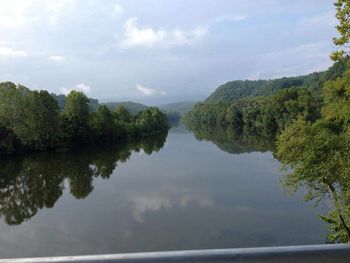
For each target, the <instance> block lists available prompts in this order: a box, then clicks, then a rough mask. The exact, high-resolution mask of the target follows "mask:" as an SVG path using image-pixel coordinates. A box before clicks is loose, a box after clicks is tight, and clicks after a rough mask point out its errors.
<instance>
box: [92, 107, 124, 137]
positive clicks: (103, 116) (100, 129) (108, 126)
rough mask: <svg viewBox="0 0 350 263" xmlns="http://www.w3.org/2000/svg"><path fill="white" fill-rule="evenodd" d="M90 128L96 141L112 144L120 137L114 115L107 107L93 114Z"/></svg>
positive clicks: (100, 108)
mask: <svg viewBox="0 0 350 263" xmlns="http://www.w3.org/2000/svg"><path fill="white" fill-rule="evenodd" d="M90 127H91V130H92V133H93V137H94V139H95V141H102V142H111V141H114V140H115V139H116V138H117V136H118V134H117V129H116V125H115V118H114V115H113V113H112V112H111V111H110V110H109V109H108V108H107V106H100V107H99V108H98V110H97V111H96V112H94V113H92V114H91V118H90Z"/></svg>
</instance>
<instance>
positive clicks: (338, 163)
mask: <svg viewBox="0 0 350 263" xmlns="http://www.w3.org/2000/svg"><path fill="white" fill-rule="evenodd" d="M190 129H191V130H192V131H193V132H194V134H195V137H196V138H197V139H198V140H207V141H211V142H213V143H214V144H215V145H217V146H218V147H219V148H220V149H221V150H223V151H225V152H228V153H244V152H254V151H255V152H257V151H259V152H265V151H271V152H272V153H273V155H274V157H275V158H276V159H278V160H279V161H282V163H283V162H284V161H285V160H282V159H281V156H284V157H286V156H287V157H289V158H290V160H287V163H293V164H295V165H294V166H293V167H290V166H284V168H286V169H285V171H286V175H285V176H284V178H283V180H282V185H283V187H284V189H285V190H286V192H288V193H289V194H292V193H294V192H296V191H297V190H298V189H299V188H303V189H306V190H307V194H306V195H305V201H315V204H316V205H317V204H319V203H320V202H329V201H330V204H331V208H330V209H329V211H328V214H327V215H321V216H320V217H321V219H322V220H324V221H325V222H326V223H327V224H328V230H329V234H328V236H327V241H328V242H330V243H345V242H349V241H350V177H349V174H350V168H349V167H350V152H349V149H350V143H349V141H348V140H345V139H344V140H340V141H339V143H338V144H336V143H334V142H333V141H332V140H331V139H332V138H331V136H328V135H327V136H325V138H324V139H322V140H321V141H322V144H326V146H327V144H331V145H333V146H332V147H333V148H334V149H333V148H330V147H328V148H327V147H323V148H321V147H318V146H317V145H316V143H306V142H305V141H300V144H298V140H295V139H291V140H289V141H290V143H291V144H292V145H289V147H286V148H285V150H286V151H285V152H284V153H281V152H279V154H278V153H277V151H276V147H275V141H276V139H275V135H274V134H268V133H266V132H262V133H260V134H256V133H251V132H249V131H248V130H244V131H237V130H235V129H233V128H229V127H228V128H223V127H190ZM292 138H293V136H292ZM312 138H315V137H313V136H311V139H312ZM284 140H287V139H286V138H285V139H284ZM306 145H309V146H310V147H309V148H307V146H306ZM334 145H335V146H337V147H335V146H334ZM293 149H294V152H293V151H292V150H293ZM301 149H302V150H301ZM331 149H332V150H331ZM310 156H314V157H315V156H316V157H315V158H314V159H311V157H310ZM317 156H322V158H321V157H319V158H318V157H317ZM296 160H297V161H296ZM291 168H292V169H291Z"/></svg>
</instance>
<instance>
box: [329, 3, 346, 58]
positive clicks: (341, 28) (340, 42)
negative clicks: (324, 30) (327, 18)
mask: <svg viewBox="0 0 350 263" xmlns="http://www.w3.org/2000/svg"><path fill="white" fill-rule="evenodd" d="M334 5H335V7H336V18H337V19H338V21H339V24H338V25H337V26H336V28H337V31H338V33H339V35H340V36H339V37H335V38H333V42H334V44H335V45H337V46H339V47H340V49H339V50H337V51H334V52H333V53H332V55H331V58H332V59H333V60H335V61H339V60H341V59H342V58H344V56H345V55H348V54H349V48H348V46H347V44H348V43H349V40H350V2H349V1H348V0H337V1H336V2H335V4H334Z"/></svg>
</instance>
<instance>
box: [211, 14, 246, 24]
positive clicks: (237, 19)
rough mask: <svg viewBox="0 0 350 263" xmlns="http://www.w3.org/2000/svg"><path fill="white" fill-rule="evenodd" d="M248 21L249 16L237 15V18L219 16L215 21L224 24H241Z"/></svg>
mask: <svg viewBox="0 0 350 263" xmlns="http://www.w3.org/2000/svg"><path fill="white" fill-rule="evenodd" d="M245 19H247V16H245V15H236V16H219V17H217V18H216V19H215V22H224V21H231V22H240V21H243V20H245Z"/></svg>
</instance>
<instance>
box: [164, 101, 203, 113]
mask: <svg viewBox="0 0 350 263" xmlns="http://www.w3.org/2000/svg"><path fill="white" fill-rule="evenodd" d="M197 102H198V101H182V102H175V103H169V104H165V105H160V106H159V108H160V110H161V111H163V112H178V113H180V114H181V115H182V114H185V113H187V112H189V111H191V110H192V109H193V107H194V105H195V104H196V103H197Z"/></svg>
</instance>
